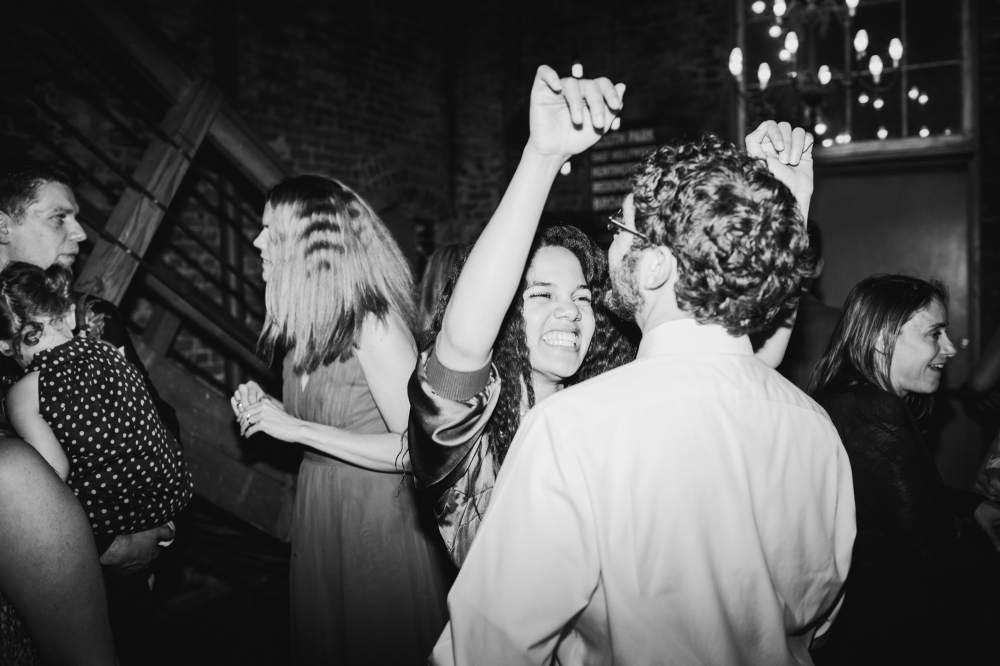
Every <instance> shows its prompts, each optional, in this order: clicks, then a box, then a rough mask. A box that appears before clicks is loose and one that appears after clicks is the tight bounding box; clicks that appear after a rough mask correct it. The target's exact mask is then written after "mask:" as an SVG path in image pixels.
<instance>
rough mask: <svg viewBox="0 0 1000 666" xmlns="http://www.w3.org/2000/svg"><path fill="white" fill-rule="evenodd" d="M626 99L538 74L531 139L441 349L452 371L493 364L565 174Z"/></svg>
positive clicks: (455, 298)
mask: <svg viewBox="0 0 1000 666" xmlns="http://www.w3.org/2000/svg"><path fill="white" fill-rule="evenodd" d="M624 94H625V86H624V84H618V85H617V86H612V85H611V82H610V81H608V80H607V79H597V80H594V81H591V80H588V79H580V80H577V79H573V78H567V79H561V80H560V79H559V76H558V75H557V74H556V73H555V71H554V70H552V69H551V68H549V67H547V66H545V65H542V66H541V67H539V68H538V72H537V73H536V75H535V81H534V84H533V86H532V90H531V111H530V126H531V138H530V139H529V140H528V144H527V146H525V148H524V152H523V154H522V156H521V162H520V163H519V164H518V167H517V171H515V173H514V178H513V179H512V180H511V182H510V185H509V186H508V187H507V192H506V193H505V194H504V197H503V200H502V201H501V202H500V206H499V207H497V210H496V212H495V213H494V214H493V217H492V218H491V219H490V222H489V224H488V225H487V226H486V229H484V230H483V233H482V235H481V236H480V237H479V240H478V241H477V242H476V245H475V247H473V249H472V252H471V253H470V254H469V259H468V261H467V262H466V264H465V267H464V268H463V270H462V274H461V276H460V277H459V279H458V282H457V283H456V285H455V292H454V294H453V295H452V297H451V301H450V302H449V303H448V307H447V309H446V310H445V314H444V319H443V321H442V323H441V333H440V334H439V335H438V338H437V342H436V353H437V357H438V359H439V360H440V361H441V363H442V364H443V365H444V366H445V367H448V368H451V369H452V370H458V371H462V372H469V371H472V370H478V369H479V368H482V367H483V366H484V365H486V363H487V362H488V361H489V359H490V352H491V350H492V348H493V344H494V342H495V341H496V337H497V334H498V333H499V331H500V325H501V324H502V323H503V318H504V315H505V314H506V312H507V308H508V306H509V305H510V302H511V301H512V300H513V298H514V295H515V293H516V291H517V288H518V284H519V283H520V280H521V274H522V273H523V271H524V265H525V263H526V261H527V258H528V252H529V250H530V249H531V242H532V240H533V238H534V236H535V231H536V229H537V228H538V220H539V218H540V217H541V214H542V209H543V208H544V206H545V200H546V198H547V197H548V195H549V189H550V188H551V187H552V182H553V181H554V180H555V177H556V175H557V173H558V172H559V168H560V167H561V166H562V164H563V163H564V162H565V161H566V160H567V159H569V157H570V156H572V155H575V154H577V153H580V152H582V151H584V150H586V149H587V148H589V147H590V146H592V145H593V144H594V143H596V142H597V141H598V139H600V138H601V136H602V135H603V134H604V133H605V132H607V131H608V130H609V129H610V127H611V123H612V122H613V121H614V118H615V116H616V115H617V113H618V112H619V111H620V110H621V106H622V103H621V98H622V96H623V95H624Z"/></svg>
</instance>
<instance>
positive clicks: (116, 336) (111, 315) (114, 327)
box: [88, 297, 181, 444]
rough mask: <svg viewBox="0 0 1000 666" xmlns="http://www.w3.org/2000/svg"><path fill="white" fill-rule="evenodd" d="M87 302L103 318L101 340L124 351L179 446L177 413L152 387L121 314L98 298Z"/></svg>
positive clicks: (110, 304)
mask: <svg viewBox="0 0 1000 666" xmlns="http://www.w3.org/2000/svg"><path fill="white" fill-rule="evenodd" d="M88 302H89V303H90V306H91V308H93V310H94V312H95V313H97V314H100V315H103V316H104V330H103V331H102V332H101V339H102V340H106V341H108V342H110V343H111V344H112V345H114V346H115V347H116V348H122V349H124V350H125V358H126V360H128V362H129V363H131V364H132V365H133V366H135V369H136V370H138V371H139V376H140V377H142V381H143V383H144V384H145V385H146V390H147V391H148V392H149V397H150V399H152V401H153V405H154V406H155V407H156V413H157V414H158V415H159V417H160V421H162V422H163V426H164V427H165V428H166V429H167V430H169V431H170V434H171V435H173V436H174V439H175V440H176V441H177V443H178V444H179V443H180V441H181V424H180V421H178V420H177V412H176V411H174V408H173V407H171V406H170V404H169V403H168V402H167V401H166V400H164V399H163V398H161V397H160V394H159V392H157V390H156V387H155V386H153V380H152V379H150V378H149V372H148V371H147V370H146V366H145V365H143V362H142V359H140V358H139V354H138V352H136V350H135V345H133V344H132V337H131V336H130V335H129V334H128V330H126V328H125V324H124V323H123V322H122V317H121V313H119V312H118V308H117V307H115V305H114V304H113V303H109V302H108V301H105V300H103V299H100V298H89V297H88Z"/></svg>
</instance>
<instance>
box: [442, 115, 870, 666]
mask: <svg viewBox="0 0 1000 666" xmlns="http://www.w3.org/2000/svg"><path fill="white" fill-rule="evenodd" d="M811 195H812V137H811V136H810V135H808V134H806V133H805V132H804V131H803V130H801V129H795V130H794V131H793V130H792V128H791V127H790V126H788V124H787V123H782V124H781V125H780V126H779V125H777V124H775V123H773V122H769V123H765V124H763V125H762V126H761V127H760V128H758V130H756V131H754V132H753V133H751V134H750V135H749V136H748V137H747V151H746V152H743V151H738V150H737V149H735V148H734V147H733V146H730V145H728V144H725V143H724V142H722V141H719V140H718V139H716V138H714V137H706V138H704V139H701V140H699V141H695V142H692V143H683V144H678V145H674V146H667V147H663V148H660V149H659V150H657V151H655V152H654V153H652V154H651V155H650V156H649V157H648V158H647V159H646V160H645V162H644V163H643V164H642V166H641V167H640V169H639V171H638V174H637V175H636V177H635V179H634V182H633V188H632V193H631V194H630V195H629V196H628V197H626V199H625V202H624V209H623V215H622V217H621V218H620V219H616V220H613V221H614V222H615V223H616V224H618V225H619V227H620V229H619V233H618V234H617V235H616V238H615V240H614V243H613V244H612V246H611V249H610V251H609V259H610V265H611V267H612V278H613V284H614V291H613V295H612V298H611V301H612V304H613V305H614V307H615V308H616V309H617V310H618V311H619V312H620V313H621V314H623V315H625V316H628V317H630V318H632V319H634V320H635V321H636V323H637V324H638V325H639V327H640V329H641V330H642V333H643V339H642V343H641V344H640V346H639V352H638V356H637V358H636V360H635V361H634V362H632V363H630V364H628V365H626V366H623V367H620V368H618V369H616V370H612V371H610V372H608V373H605V374H603V375H601V376H599V377H597V378H595V379H592V380H588V381H586V382H583V383H581V384H579V385H577V386H574V387H571V388H568V389H566V390H564V391H562V392H561V393H559V394H557V395H555V396H553V397H552V398H550V399H549V400H548V401H547V402H546V403H544V404H542V405H540V406H538V407H536V408H534V409H533V410H532V411H531V413H529V415H528V416H527V418H526V419H525V420H524V421H523V422H522V426H521V429H520V431H519V433H518V435H517V437H516V439H515V440H514V443H513V444H512V445H511V447H510V450H509V452H508V454H507V462H505V464H504V467H503V470H502V472H501V474H500V478H499V480H498V482H497V485H496V488H495V490H494V494H493V503H492V504H491V506H490V510H489V513H487V515H486V519H485V520H484V522H483V524H482V527H481V528H480V531H479V534H478V536H477V538H476V542H475V543H474V544H473V546H472V548H471V550H470V552H469V555H468V559H467V560H466V562H465V565H464V566H463V568H462V571H461V574H460V575H459V577H458V580H457V581H456V583H455V586H454V587H453V588H452V592H451V595H450V596H449V606H450V610H451V622H452V631H451V635H450V636H448V635H446V636H445V637H443V639H442V642H440V643H439V644H438V647H437V649H436V650H435V655H434V656H435V658H437V659H438V660H439V661H441V662H448V661H450V660H451V658H453V659H454V661H455V662H456V663H475V664H522V663H524V664H527V663H549V662H550V661H551V662H553V663H560V664H583V663H588V664H589V663H602V664H604V663H617V664H654V663H655V664H660V663H669V664H716V665H720V664H769V665H782V664H787V665H792V664H810V663H812V661H811V659H810V656H809V652H808V649H809V646H810V642H811V641H812V640H813V638H814V636H815V635H816V634H817V633H818V632H820V631H822V630H825V629H827V628H828V624H827V621H828V620H829V619H830V617H832V615H833V613H834V612H835V609H836V608H837V607H838V605H839V598H840V590H841V589H842V585H843V582H844V580H845V578H846V576H847V570H848V567H849V565H850V561H851V549H852V546H853V543H854V536H855V532H856V527H855V517H854V494H853V486H852V482H851V471H850V466H849V463H848V460H847V456H846V454H845V452H844V449H843V446H842V445H841V443H840V440H839V438H838V436H837V431H836V429H835V428H834V427H833V425H832V424H831V422H830V420H829V418H828V417H827V416H826V413H825V412H824V411H823V410H822V409H821V408H820V407H818V406H817V405H816V404H815V403H814V402H813V401H812V400H810V399H809V398H808V397H807V396H806V395H805V394H804V393H802V392H801V391H799V390H798V389H797V388H795V386H794V385H792V384H791V383H790V382H788V381H787V380H785V379H784V378H782V377H781V376H780V375H778V373H777V372H775V371H774V370H772V369H770V368H769V367H767V366H766V365H765V364H764V363H762V362H761V361H759V360H757V359H756V358H755V357H754V355H753V350H752V348H751V344H750V341H749V339H748V337H747V334H748V333H750V332H753V331H757V330H761V329H764V328H765V327H767V326H768V324H770V323H771V321H772V320H774V319H775V317H777V316H778V315H779V314H780V313H782V312H783V311H785V310H787V309H789V308H791V307H794V302H795V299H796V298H797V296H798V294H799V291H800V285H801V283H802V281H803V280H805V279H807V278H808V277H809V276H810V275H811V272H812V265H811V259H810V258H809V256H808V255H809V253H808V252H806V250H807V246H808V242H807V240H806V234H805V224H804V220H805V219H806V214H807V211H808V205H809V199H810V197H811ZM449 638H450V639H451V641H450V642H451V645H444V644H445V643H447V642H448V639H449ZM448 648H450V649H448ZM446 654H447V658H445V655H446Z"/></svg>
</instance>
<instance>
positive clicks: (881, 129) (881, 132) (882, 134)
mask: <svg viewBox="0 0 1000 666" xmlns="http://www.w3.org/2000/svg"><path fill="white" fill-rule="evenodd" d="M887 136H889V130H887V129H886V128H885V127H879V128H878V138H879V139H884V138H885V137H887Z"/></svg>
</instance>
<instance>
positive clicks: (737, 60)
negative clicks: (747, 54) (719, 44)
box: [729, 46, 743, 79]
mask: <svg viewBox="0 0 1000 666" xmlns="http://www.w3.org/2000/svg"><path fill="white" fill-rule="evenodd" d="M729 73H730V74H732V75H733V76H735V77H736V78H737V79H738V78H740V77H741V76H743V51H742V50H741V49H740V47H738V46H737V47H736V48H735V49H733V50H732V52H731V53H730V54H729Z"/></svg>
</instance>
